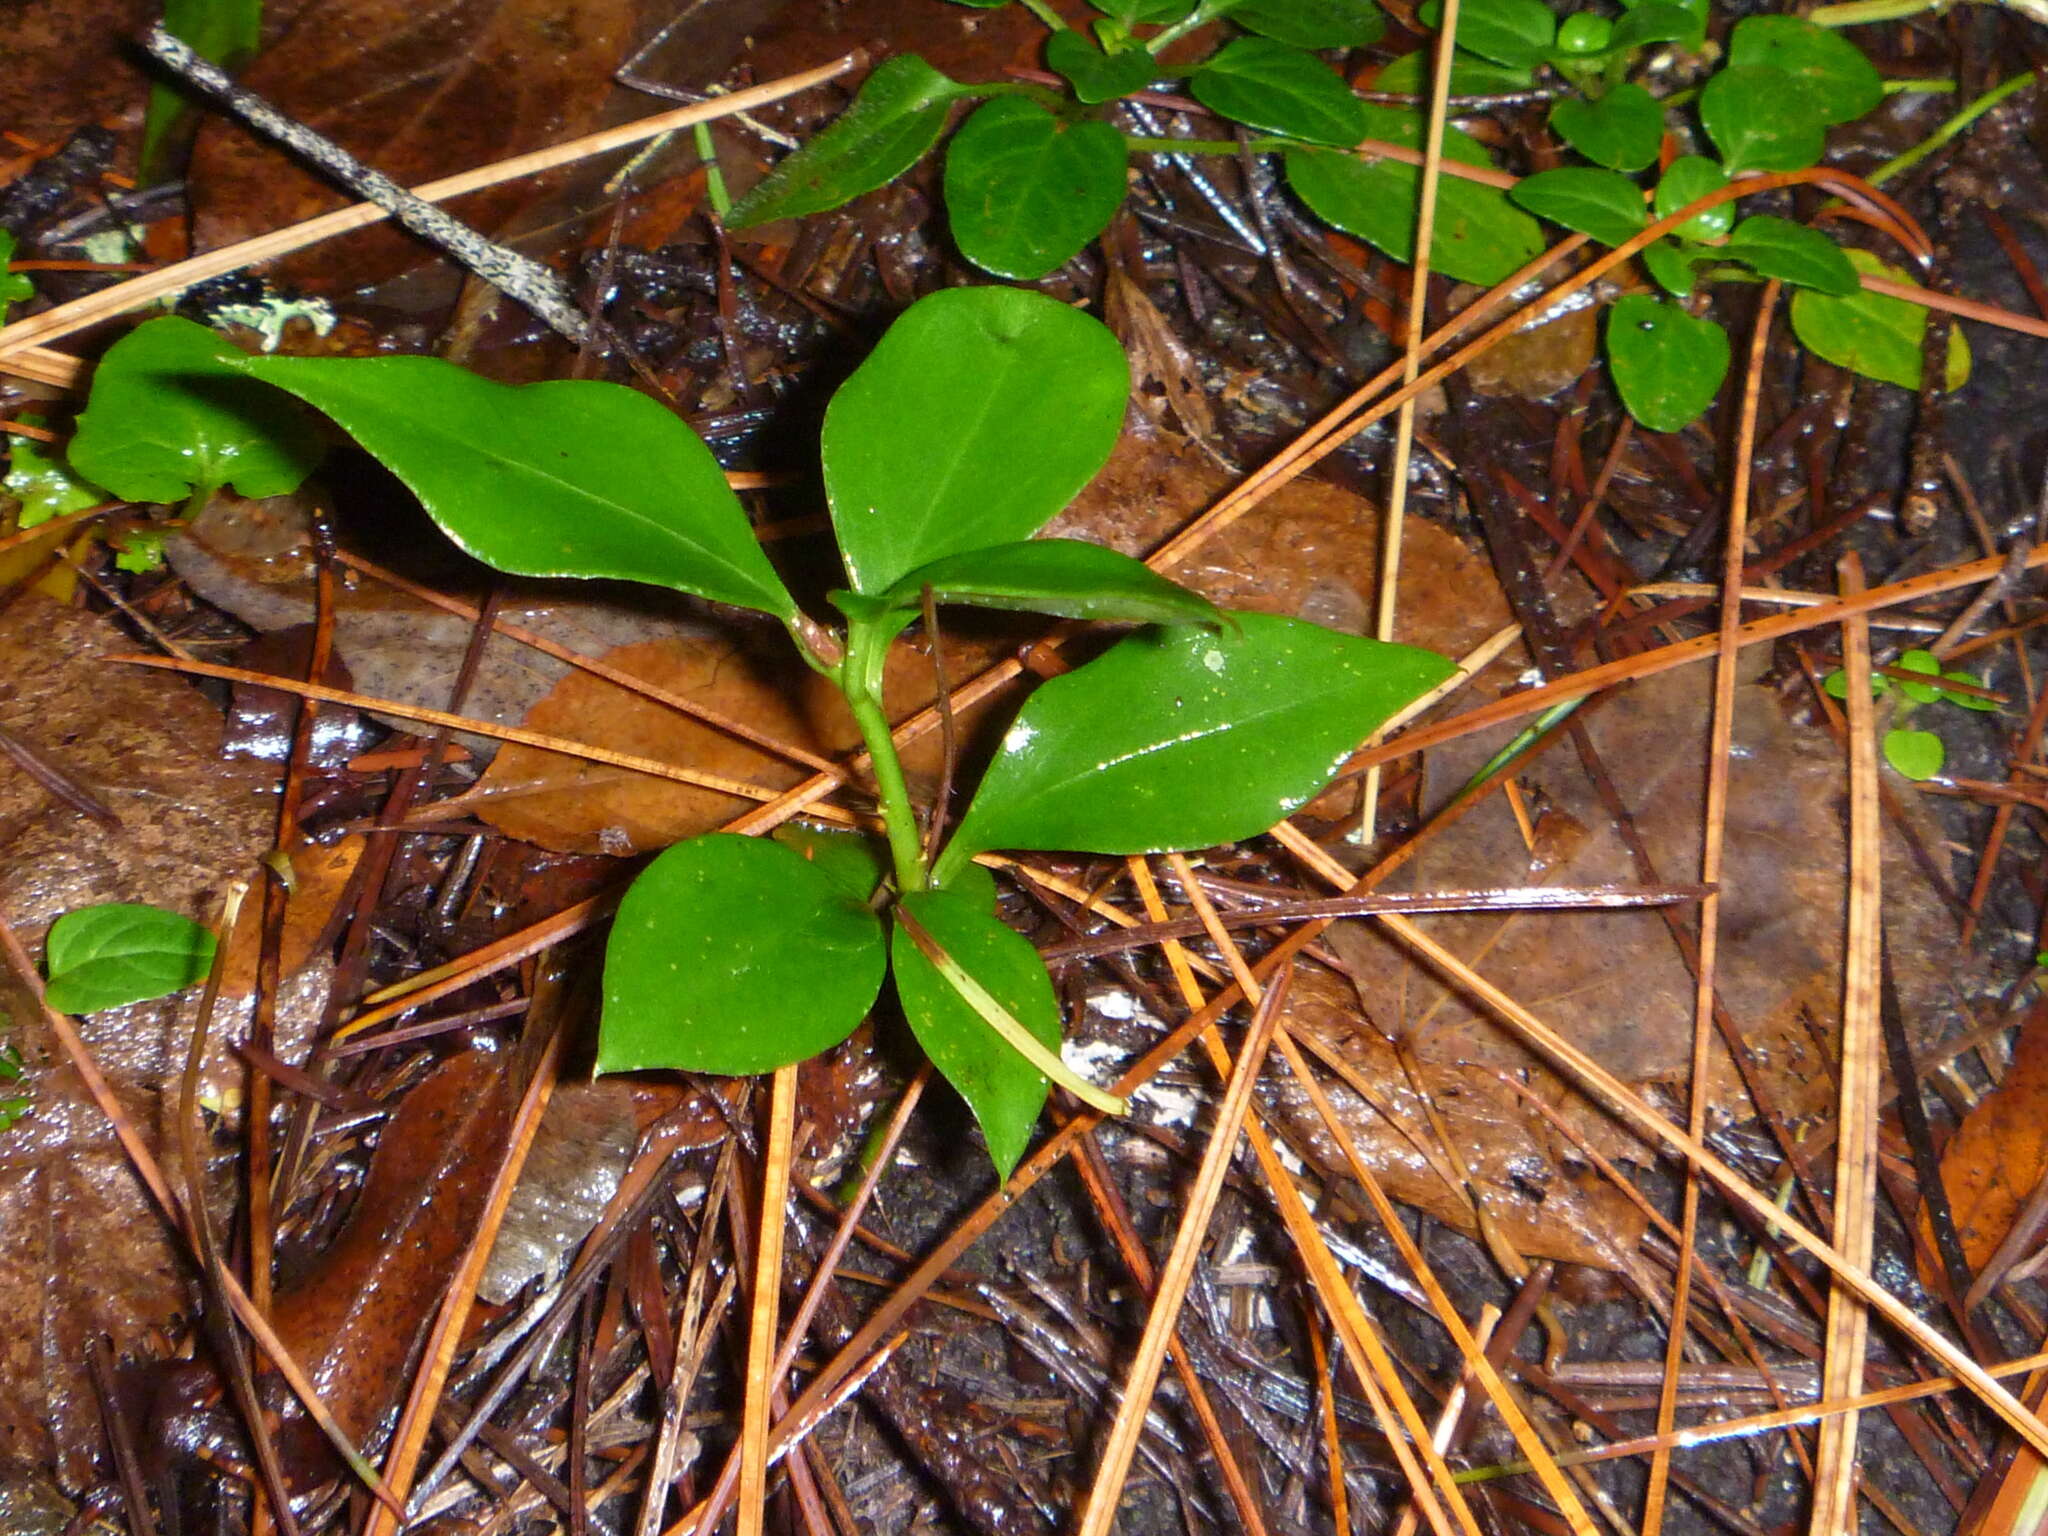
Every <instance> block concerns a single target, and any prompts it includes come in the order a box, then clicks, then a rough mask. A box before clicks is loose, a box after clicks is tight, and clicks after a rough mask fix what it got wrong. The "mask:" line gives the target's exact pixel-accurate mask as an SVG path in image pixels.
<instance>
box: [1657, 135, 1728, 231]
mask: <svg viewBox="0 0 2048 1536" xmlns="http://www.w3.org/2000/svg"><path fill="white" fill-rule="evenodd" d="M1727 185H1728V173H1727V172H1726V171H1724V170H1722V169H1721V167H1720V166H1719V165H1717V164H1715V162H1713V161H1712V160H1709V159H1707V157H1706V156H1704V155H1680V156H1679V157H1678V158H1677V159H1676V160H1674V161H1672V162H1671V164H1670V165H1668V166H1666V167H1665V168H1664V174H1663V175H1662V176H1660V177H1658V178H1657V191H1656V193H1655V195H1654V196H1653V197H1652V198H1651V200H1650V207H1651V209H1652V211H1654V212H1655V214H1656V215H1657V217H1658V218H1660V219H1668V218H1670V217H1671V215H1672V214H1674V213H1676V212H1678V210H1679V209H1681V208H1683V207H1685V206H1686V205H1687V204H1689V203H1694V202H1697V201H1698V200H1699V199H1700V198H1703V197H1705V196H1706V195H1707V194H1708V193H1709V192H1718V191H1720V190H1721V189H1722V188H1723V187H1725V186H1727ZM1734 227H1735V204H1734V203H1732V202H1727V203H1716V204H1715V205H1714V206H1713V207H1711V208H1708V209H1706V210H1704V211H1703V212H1700V213H1696V214H1694V215H1693V216H1692V217H1691V218H1689V219H1687V220H1686V221H1685V222H1684V223H1683V224H1681V225H1679V226H1678V228H1677V229H1675V230H1673V231H1672V233H1673V234H1674V235H1677V236H1679V237H1680V238H1682V239H1686V240H1718V239H1720V238H1721V236H1723V235H1725V234H1727V233H1728V231H1729V230H1731V229H1733V228H1734Z"/></svg>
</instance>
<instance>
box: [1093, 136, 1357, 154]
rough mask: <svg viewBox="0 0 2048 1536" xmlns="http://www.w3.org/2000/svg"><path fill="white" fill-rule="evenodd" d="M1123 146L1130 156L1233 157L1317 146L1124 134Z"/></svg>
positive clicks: (1284, 141) (1278, 140) (1270, 140)
mask: <svg viewBox="0 0 2048 1536" xmlns="http://www.w3.org/2000/svg"><path fill="white" fill-rule="evenodd" d="M1124 143H1125V144H1127V145H1128V146H1129V147H1130V151H1131V153H1132V154H1134V155H1234V154H1236V153H1237V152H1238V151H1239V150H1241V149H1242V150H1248V151H1250V152H1251V153H1252V154H1255V155H1264V154H1270V153H1272V152H1273V151H1275V150H1281V149H1313V148H1318V147H1321V146H1316V145H1310V144H1304V143H1303V142H1302V141H1301V140H1300V139H1283V138H1275V137H1271V136H1268V137H1265V138H1256V139H1246V140H1245V141H1244V142H1243V143H1242V144H1239V143H1238V142H1236V141H1235V140H1234V139H1148V138H1145V137H1144V136H1142V135H1140V134H1131V133H1127V134H1125V135H1124Z"/></svg>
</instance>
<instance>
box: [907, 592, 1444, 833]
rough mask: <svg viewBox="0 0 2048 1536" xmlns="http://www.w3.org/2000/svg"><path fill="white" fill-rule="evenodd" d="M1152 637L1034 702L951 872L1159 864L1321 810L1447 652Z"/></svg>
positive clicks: (1290, 629)
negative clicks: (1137, 857)
mask: <svg viewBox="0 0 2048 1536" xmlns="http://www.w3.org/2000/svg"><path fill="white" fill-rule="evenodd" d="M1234 617H1235V618H1236V620H1237V624H1238V626H1239V627H1238V628H1237V629H1236V630H1235V631H1234V632H1232V631H1226V632H1224V633H1221V634H1216V633H1212V632H1211V631H1209V630H1206V629H1198V628H1194V627H1192V626H1188V627H1181V628H1175V629H1163V630H1146V631H1141V632H1140V633H1138V634H1136V635H1133V636H1131V637H1130V638H1129V639H1126V640H1123V641H1121V642H1119V643H1118V644H1117V645H1115V646H1112V647H1111V648H1110V649H1109V650H1108V651H1106V652H1105V653H1104V654H1103V655H1101V656H1099V657H1097V658H1096V659H1095V660H1094V661H1091V662H1089V663H1088V664H1087V665H1086V666H1084V667H1080V668H1077V669H1076V670H1074V671H1072V672H1069V673H1067V674H1065V675H1064V676H1062V677H1056V678H1053V679H1052V680H1051V681H1049V682H1047V683H1044V684H1042V685H1041V686H1040V687H1039V688H1038V690H1037V691H1036V692H1035V693H1033V694H1032V695H1031V697H1030V698H1029V699H1027V700H1025V702H1024V707H1023V709H1022V710H1020V711H1019V712H1018V715H1017V718H1016V720H1015V722H1014V723H1012V725H1011V726H1010V729H1009V731H1008V732H1007V733H1006V734H1005V735H1004V737H1003V742H1002V746H1001V748H1000V749H999V750H998V752H997V754H996V758H995V761H994V762H993V763H992V764H991V765H990V766H989V769H988V772H987V773H986V774H985V775H984V776H983V778H982V782H981V788H980V790H979V792H978V793H977V794H976V795H975V797H974V801H973V803H972V804H971V805H970V806H969V807H968V810H967V814H966V815H965V816H964V817H963V818H962V820H961V824H960V828H959V831H958V832H957V833H956V834H955V836H954V839H953V841H952V843H951V844H950V845H948V847H947V848H946V850H945V852H944V853H943V854H941V855H940V859H939V867H940V870H941V871H942V872H943V871H945V870H948V869H953V868H957V867H959V865H960V863H961V862H962V861H964V860H965V859H966V858H968V857H969V856H970V855H972V854H976V853H980V852H983V851H985V850H987V849H990V848H1045V849H1053V848H1058V849H1070V850H1074V851H1078V852H1084V853H1155V852H1158V851H1160V850H1162V849H1169V848H1201V847H1207V846H1209V845H1211V844H1214V843H1227V842H1232V841H1235V840H1236V839H1238V838H1243V837H1250V836H1253V835H1254V834H1256V833H1259V832H1263V831H1264V830H1265V829H1266V828H1268V827H1270V826H1272V825H1273V823H1275V822H1277V821H1279V820H1280V819H1281V818H1282V817H1283V816H1285V815H1287V814H1288V813H1289V812H1290V811H1293V810H1294V809H1296V808H1297V807H1298V806H1300V805H1301V804H1302V803H1303V802H1305V801H1306V800H1308V799H1309V798H1310V797H1311V796H1312V795H1314V794H1315V793H1316V792H1317V791H1318V790H1320V789H1321V788H1322V787H1323V785H1324V784H1326V783H1327V782H1328V781H1329V779H1330V776H1331V775H1332V774H1334V773H1335V772H1336V771H1337V769H1338V767H1339V766H1340V765H1341V764H1342V763H1343V761H1344V759H1345V757H1346V756H1348V755H1349V754H1350V752H1351V751H1352V749H1353V748H1355V747H1356V746H1357V745H1358V744H1359V743H1360V742H1361V741H1363V740H1365V738H1366V737H1367V736H1368V735H1370V734H1371V733H1372V731H1373V729H1374V728H1375V727H1376V726H1378V725H1379V724H1380V722H1381V721H1383V720H1385V719H1386V718H1387V717H1388V716H1389V715H1391V714H1392V713H1393V712H1394V711H1395V710H1397V709H1399V708H1400V707H1401V706H1402V705H1403V704H1406V703H1407V702H1408V701H1409V700H1411V699H1413V698H1415V697H1416V696H1417V695H1419V694H1421V693H1423V692H1425V691H1426V690H1428V689H1429V688H1432V687H1434V686H1435V685H1436V684H1437V683H1439V682H1441V681H1442V680H1443V679H1444V678H1445V677H1447V676H1449V675H1450V672H1451V670H1452V669H1451V664H1450V663H1449V662H1447V661H1445V660H1444V659H1443V658H1442V657H1441V656H1435V655H1432V654H1430V653H1429V652H1428V651H1418V650H1414V649H1412V648H1410V647H1408V646H1400V645H1386V644H1382V643H1380V642H1378V641H1374V640H1366V639H1361V638H1359V637H1357V636H1355V635H1345V634H1339V633H1338V632H1337V631H1335V630H1329V629H1323V628H1320V627H1319V626H1317V625H1314V624H1308V623H1304V622H1302V621H1301V620H1299V619H1284V618H1276V617H1274V616H1273V615H1271V614H1260V613H1243V614H1237V615H1234Z"/></svg>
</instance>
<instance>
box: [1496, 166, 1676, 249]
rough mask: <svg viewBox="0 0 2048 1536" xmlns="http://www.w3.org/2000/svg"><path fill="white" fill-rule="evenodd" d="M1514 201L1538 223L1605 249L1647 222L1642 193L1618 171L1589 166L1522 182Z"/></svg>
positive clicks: (1515, 193)
mask: <svg viewBox="0 0 2048 1536" xmlns="http://www.w3.org/2000/svg"><path fill="white" fill-rule="evenodd" d="M1509 196H1511V197H1513V198H1514V200H1515V201H1516V202H1517V203H1519V204H1520V205H1521V206H1522V207H1524V208H1526V209H1528V210H1529V211H1530V212H1531V213H1533V214H1536V215H1537V216H1538V217H1540V218H1545V219H1549V220H1550V221H1551V222H1552V223H1555V224H1562V225H1563V226H1564V227H1565V228H1566V229H1576V230H1578V231H1579V232H1580V233H1581V234H1587V235H1591V236H1592V237H1593V238H1594V239H1595V240H1598V241H1599V242H1600V243H1601V244H1602V245H1620V244H1621V243H1622V242H1624V241H1626V240H1628V239H1630V238H1632V237H1633V236H1634V235H1636V234H1637V233H1638V232H1640V231H1641V229H1642V228H1643V225H1644V224H1645V223H1646V222H1648V221H1647V220H1646V219H1645V218H1644V217H1643V194H1642V192H1641V190H1640V189H1639V188H1637V186H1636V184H1635V183H1634V182H1632V181H1630V180H1629V179H1628V178H1627V177H1626V176H1623V175H1622V174H1620V173H1619V172H1618V171H1596V170H1591V169H1588V168H1587V167H1585V166H1567V167H1566V168H1565V169H1564V170H1561V171H1538V172H1537V173H1536V174H1535V175H1534V176H1525V177H1523V178H1522V179H1521V181H1519V182H1517V183H1516V184H1515V189H1514V191H1513V192H1512V193H1510V194H1509Z"/></svg>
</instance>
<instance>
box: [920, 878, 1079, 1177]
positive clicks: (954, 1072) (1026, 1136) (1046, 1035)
mask: <svg viewBox="0 0 2048 1536" xmlns="http://www.w3.org/2000/svg"><path fill="white" fill-rule="evenodd" d="M903 908H904V910H905V911H907V912H908V913H909V914H910V915H911V917H912V918H913V919H914V920H915V921H917V922H918V923H920V924H922V925H923V927H924V929H925V931H926V932H927V933H929V934H930V935H931V937H932V938H933V939H934V940H935V941H936V942H937V943H938V945H939V947H940V948H942V949H943V950H944V951H945V952H946V954H947V955H948V956H949V957H950V958H951V959H952V960H953V961H954V963H955V964H957V965H958V966H960V968H961V969H962V970H964V971H966V972H967V974H968V975H970V976H972V977H973V978H974V979H975V980H976V981H978V982H979V983H980V984H981V985H982V987H983V988H984V989H985V990H986V991H987V992H988V993H989V995H990V996H991V997H993V998H994V999H995V1000H996V1001H997V1002H998V1003H999V1004H1001V1005H1002V1007H1003V1008H1004V1010H1005V1011H1006V1012H1008V1013H1009V1015H1010V1017H1011V1018H1013V1019H1015V1020H1016V1021H1017V1022H1018V1023H1019V1024H1022V1025H1023V1026H1024V1027H1025V1028H1026V1029H1027V1030H1029V1031H1030V1032H1031V1035H1032V1037H1033V1038H1034V1039H1036V1040H1037V1041H1038V1042H1039V1043H1040V1044H1041V1045H1043V1046H1045V1047H1046V1048H1047V1049H1048V1050H1052V1051H1057V1050H1058V1049H1059V1048H1060V1006H1059V999H1058V998H1057V997H1056V996H1055V995H1054V993H1053V989H1052V978H1051V977H1049V976H1047V975H1046V973H1045V962H1044V961H1042V960H1040V959H1039V958H1038V951H1037V950H1035V949H1033V948H1032V947H1031V943H1030V941H1029V940H1027V939H1025V938H1024V937H1023V936H1022V935H1021V934H1018V933H1016V932H1014V931H1013V930H1011V929H1010V928H1008V927H1006V926H1004V924H1003V923H1002V921H1001V920H1000V919H999V918H997V917H995V916H994V915H993V914H992V913H991V912H990V911H989V910H988V908H987V907H986V906H984V905H982V904H981V903H980V902H979V901H978V900H976V899H975V897H974V896H973V895H971V894H969V893H967V892H964V891H959V890H931V891H913V892H912V893H911V894H909V895H907V896H905V897H904V898H903ZM889 951H890V960H891V963H892V965H893V966H894V968H895V975H896V995H897V997H898V998H899V999H900V1000H901V1002H902V1004H903V1017H904V1019H905V1020H906V1021H907V1022H908V1023H909V1025H910V1029H911V1033H913V1034H915V1035H916V1036H917V1043H918V1044H919V1045H921V1046H923V1047H924V1053H925V1055H927V1056H929V1057H930V1058H931V1059H932V1065H933V1066H934V1067H937V1068H938V1069H939V1074H940V1076H942V1077H944V1078H945V1079H946V1081H947V1082H949V1083H951V1084H952V1085H953V1087H954V1088H955V1089H956V1090H957V1091H958V1092H959V1094H960V1097H961V1098H963V1099H965V1100H966V1101H967V1107H968V1108H969V1109H971V1110H972V1111H973V1112H974V1118H975V1119H976V1120H977V1121H978V1122H979V1123H980V1125H981V1131H982V1135H983V1136H984V1137H985V1138H987V1141H988V1152H989V1158H990V1160H991V1161H993V1162H994V1163H995V1165H996V1174H997V1176H998V1177H999V1178H1003V1179H1007V1178H1009V1176H1010V1173H1011V1170H1013V1169H1014V1168H1015V1167H1016V1166H1017V1160H1018V1159H1019V1158H1021V1157H1022V1156H1023V1155H1024V1149H1025V1147H1027V1146H1028V1145H1030V1142H1031V1128H1032V1127H1033V1126H1034V1125H1036V1124H1037V1123H1038V1117H1039V1115H1040V1114H1042V1113H1043V1112H1044V1110H1045V1096H1046V1081H1045V1078H1044V1077H1043V1076H1042V1075H1041V1074H1040V1072H1039V1070H1038V1068H1037V1067H1035V1066H1033V1065H1032V1064H1031V1063H1030V1062H1029V1061H1027V1060H1025V1059H1024V1057H1023V1056H1021V1055H1019V1054H1018V1053H1017V1052H1016V1051H1015V1050H1013V1049H1012V1048H1011V1047H1010V1046H1009V1045H1008V1044H1007V1043H1006V1042H1005V1041H1004V1040H1003V1038H1002V1037H1001V1036H1000V1035H998V1034H997V1033H996V1032H995V1030H994V1029H993V1028H992V1027H991V1026H990V1025H989V1024H988V1022H987V1021H986V1020H984V1019H983V1018H982V1017H981V1015H980V1014H979V1013H977V1012H976V1011H975V1009H974V1007H973V1005H972V1004H970V1003H969V1002H968V1001H967V1000H966V999H965V998H963V997H962V996H961V995H960V993H959V992H958V990H956V989H955V988H954V986H953V985H952V983H951V982H949V981H947V980H946V978H945V977H944V976H943V975H941V974H940V972H939V970H938V968H937V967H936V966H934V965H933V964H932V962H931V961H930V960H928V959H926V958H925V956H924V954H923V952H922V951H921V950H919V949H918V947H917V945H916V944H915V943H913V942H912V941H911V938H910V936H909V934H908V933H907V932H905V930H904V929H903V927H902V926H901V925H900V924H899V925H898V926H897V927H896V930H895V932H894V933H893V934H892V935H891V937H890V941H889Z"/></svg>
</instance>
